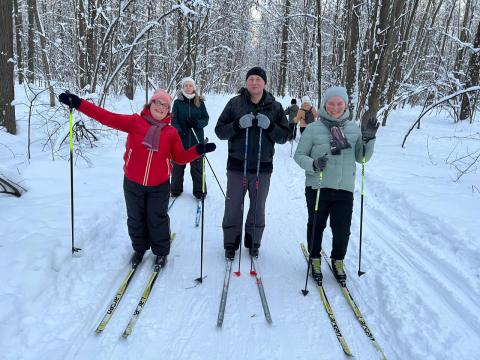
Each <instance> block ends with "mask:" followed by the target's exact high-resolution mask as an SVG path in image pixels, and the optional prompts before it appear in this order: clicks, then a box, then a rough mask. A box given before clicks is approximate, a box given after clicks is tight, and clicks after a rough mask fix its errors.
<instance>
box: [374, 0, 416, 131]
mask: <svg viewBox="0 0 480 360" xmlns="http://www.w3.org/2000/svg"><path fill="white" fill-rule="evenodd" d="M418 4H419V0H415V1H414V2H413V3H410V4H409V5H410V6H411V7H410V11H408V12H409V13H410V16H409V18H408V21H405V23H404V26H403V31H402V35H401V39H400V43H401V45H400V46H399V51H397V53H396V56H395V61H394V66H393V71H392V73H393V76H392V77H391V81H390V84H389V86H388V91H387V96H386V101H385V102H386V103H390V102H391V101H392V100H393V97H394V96H395V94H396V93H397V91H398V88H399V85H400V81H401V79H402V75H403V74H402V72H403V68H402V64H403V63H404V59H405V55H406V53H407V43H408V39H409V37H410V33H411V29H412V24H413V21H414V19H415V16H416V13H417V9H418ZM390 109H391V107H389V108H388V109H387V110H385V111H384V113H383V119H382V126H385V125H386V124H387V118H388V115H389V114H390Z"/></svg>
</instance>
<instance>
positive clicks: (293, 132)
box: [285, 98, 298, 141]
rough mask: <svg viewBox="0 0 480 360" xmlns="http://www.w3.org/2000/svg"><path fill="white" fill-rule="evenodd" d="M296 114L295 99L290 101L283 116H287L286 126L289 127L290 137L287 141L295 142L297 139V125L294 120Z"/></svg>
mask: <svg viewBox="0 0 480 360" xmlns="http://www.w3.org/2000/svg"><path fill="white" fill-rule="evenodd" d="M297 113H298V105H297V99H295V98H294V99H292V101H291V105H290V106H289V107H287V108H286V109H285V115H287V116H288V125H289V126H290V133H291V134H290V136H289V137H288V140H289V141H293V140H295V138H296V137H297V124H296V123H295V121H294V119H295V116H297Z"/></svg>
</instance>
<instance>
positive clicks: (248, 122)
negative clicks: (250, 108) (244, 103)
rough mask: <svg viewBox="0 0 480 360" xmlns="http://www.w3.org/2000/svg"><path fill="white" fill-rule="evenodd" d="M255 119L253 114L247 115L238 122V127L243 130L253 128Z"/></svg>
mask: <svg viewBox="0 0 480 360" xmlns="http://www.w3.org/2000/svg"><path fill="white" fill-rule="evenodd" d="M253 119H255V116H254V115H253V114H245V115H243V116H242V117H241V118H240V120H238V126H239V127H240V128H242V129H246V128H249V127H252V121H253Z"/></svg>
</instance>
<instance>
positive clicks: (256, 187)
mask: <svg viewBox="0 0 480 360" xmlns="http://www.w3.org/2000/svg"><path fill="white" fill-rule="evenodd" d="M262 131H263V128H260V135H259V138H258V155H257V178H256V179H255V194H254V196H255V199H254V200H253V236H252V244H251V245H250V250H251V251H252V250H253V249H254V248H255V240H256V238H257V198H258V188H259V187H260V177H259V174H260V157H261V155H262ZM250 275H256V274H255V272H254V271H253V256H252V255H251V254H250Z"/></svg>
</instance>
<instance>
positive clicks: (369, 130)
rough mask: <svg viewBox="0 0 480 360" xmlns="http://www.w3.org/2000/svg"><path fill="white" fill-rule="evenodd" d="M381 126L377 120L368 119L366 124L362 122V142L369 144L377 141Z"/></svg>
mask: <svg viewBox="0 0 480 360" xmlns="http://www.w3.org/2000/svg"><path fill="white" fill-rule="evenodd" d="M379 126H380V122H378V121H377V119H376V118H372V119H368V120H367V121H365V122H363V121H362V127H361V131H362V140H363V141H364V142H366V143H367V142H369V141H370V140H372V139H375V135H376V134H377V130H378V127H379Z"/></svg>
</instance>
